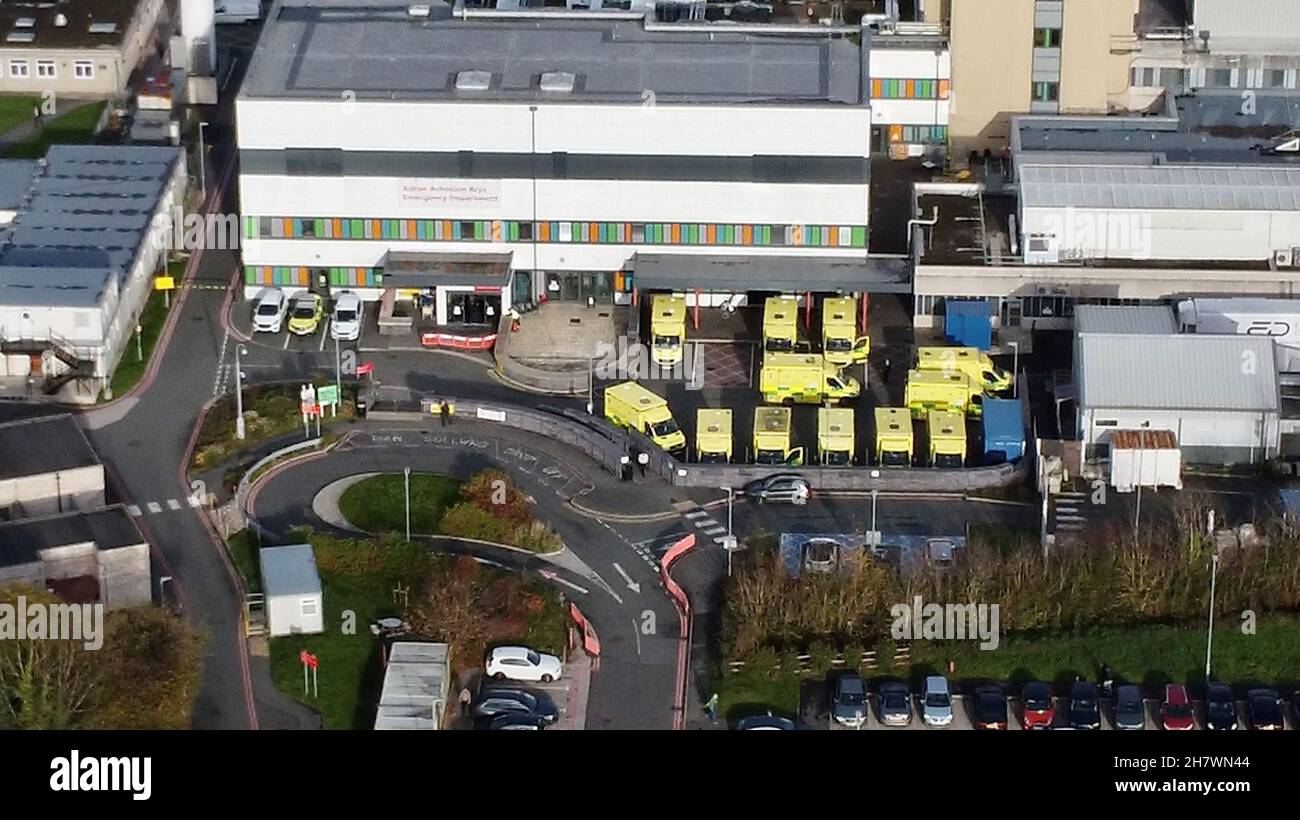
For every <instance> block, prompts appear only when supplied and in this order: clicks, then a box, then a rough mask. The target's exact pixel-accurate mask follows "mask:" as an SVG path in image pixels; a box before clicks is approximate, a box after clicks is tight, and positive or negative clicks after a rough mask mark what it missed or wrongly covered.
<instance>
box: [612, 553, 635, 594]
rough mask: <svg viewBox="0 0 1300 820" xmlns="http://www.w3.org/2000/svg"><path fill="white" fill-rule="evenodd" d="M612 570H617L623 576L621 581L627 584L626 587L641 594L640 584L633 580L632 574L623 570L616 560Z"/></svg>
mask: <svg viewBox="0 0 1300 820" xmlns="http://www.w3.org/2000/svg"><path fill="white" fill-rule="evenodd" d="M614 571H615V572H617V573H618V574H619V575H621V576H623V581H624V583H626V584H627V588H628V589H630V590H632V591H633V592H635V593H637V594H638V595H639V594H641V585H640V584H638V583H636V582H635V581H633V580H632V576H631V575H628V574H627V571H626V570H624V569H623V567H621V566H620V565H619V563H618V562H617V561H615V562H614Z"/></svg>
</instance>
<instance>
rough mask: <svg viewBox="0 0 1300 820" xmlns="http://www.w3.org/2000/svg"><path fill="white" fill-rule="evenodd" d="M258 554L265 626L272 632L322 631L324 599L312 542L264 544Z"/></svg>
mask: <svg viewBox="0 0 1300 820" xmlns="http://www.w3.org/2000/svg"><path fill="white" fill-rule="evenodd" d="M258 558H259V560H260V561H261V564H262V594H263V595H264V596H265V599H266V626H267V630H268V632H269V633H270V634H271V636H272V637H279V636H281V635H313V634H316V633H319V632H324V631H325V613H324V601H323V600H322V598H321V588H320V575H318V574H317V572H316V555H315V554H314V553H313V552H312V549H311V544H294V545H292V546H287V547H266V548H264V549H262V550H261V552H260V553H259V554H258Z"/></svg>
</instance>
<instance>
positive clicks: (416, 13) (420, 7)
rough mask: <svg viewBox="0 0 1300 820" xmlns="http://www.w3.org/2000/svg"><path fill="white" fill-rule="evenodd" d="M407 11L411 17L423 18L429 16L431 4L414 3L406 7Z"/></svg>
mask: <svg viewBox="0 0 1300 820" xmlns="http://www.w3.org/2000/svg"><path fill="white" fill-rule="evenodd" d="M406 13H407V14H408V15H410V16H411V17H416V18H419V19H423V18H425V17H428V16H429V6H428V4H427V3H412V4H411V5H409V6H407V7H406Z"/></svg>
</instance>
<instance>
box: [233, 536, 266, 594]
mask: <svg viewBox="0 0 1300 820" xmlns="http://www.w3.org/2000/svg"><path fill="white" fill-rule="evenodd" d="M226 547H227V549H228V551H229V552H230V561H231V563H233V564H234V565H235V570H236V571H237V572H238V573H239V574H240V575H241V576H242V577H243V579H244V586H245V587H246V588H247V590H248V592H261V591H262V571H261V568H260V566H259V565H258V563H257V543H256V542H255V541H254V540H253V534H252V533H250V532H249V531H248V530H240V531H239V532H237V533H235V534H234V535H232V536H230V537H229V538H227V539H226Z"/></svg>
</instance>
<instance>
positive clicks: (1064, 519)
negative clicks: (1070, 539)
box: [1052, 491, 1088, 532]
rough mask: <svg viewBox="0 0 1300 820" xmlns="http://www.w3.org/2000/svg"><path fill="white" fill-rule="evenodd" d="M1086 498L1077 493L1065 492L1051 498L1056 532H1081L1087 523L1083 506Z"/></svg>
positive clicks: (1082, 494)
mask: <svg viewBox="0 0 1300 820" xmlns="http://www.w3.org/2000/svg"><path fill="white" fill-rule="evenodd" d="M1086 499H1087V496H1086V495H1085V494H1084V493H1081V492H1077V491H1066V492H1062V493H1059V494H1057V495H1054V496H1052V501H1053V509H1054V511H1055V521H1056V528H1055V530H1056V531H1057V532H1082V531H1083V528H1084V525H1085V524H1086V523H1087V520H1088V519H1087V517H1086V516H1085V515H1084V514H1083V505H1084V504H1085V503H1087V501H1086Z"/></svg>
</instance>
